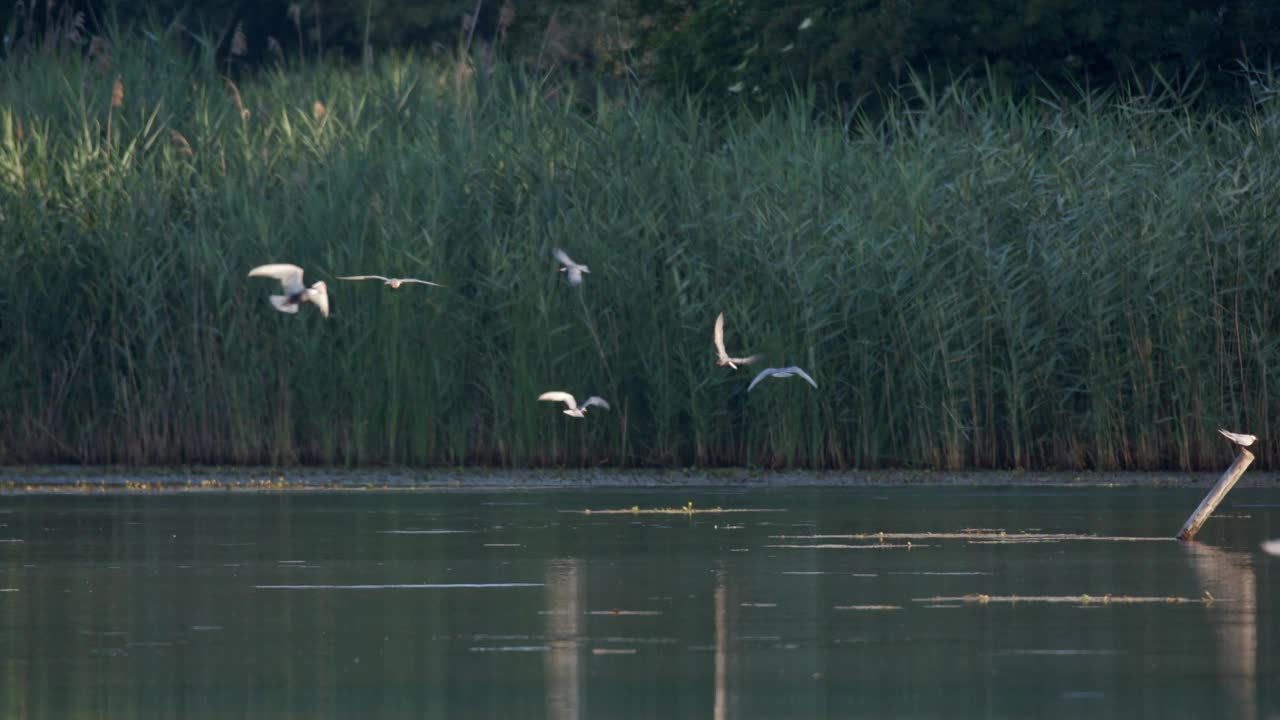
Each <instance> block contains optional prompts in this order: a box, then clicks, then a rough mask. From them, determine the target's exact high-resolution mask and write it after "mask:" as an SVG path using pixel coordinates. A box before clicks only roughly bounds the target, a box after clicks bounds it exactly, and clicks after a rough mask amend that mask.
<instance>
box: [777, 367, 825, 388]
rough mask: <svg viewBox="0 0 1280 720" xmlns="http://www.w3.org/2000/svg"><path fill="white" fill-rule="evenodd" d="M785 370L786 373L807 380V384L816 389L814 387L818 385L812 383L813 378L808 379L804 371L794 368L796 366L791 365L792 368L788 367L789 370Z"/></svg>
mask: <svg viewBox="0 0 1280 720" xmlns="http://www.w3.org/2000/svg"><path fill="white" fill-rule="evenodd" d="M785 370H786V372H789V373H795V374H796V375H799V376H800V377H802V378H804V379H805V380H808V381H809V384H810V385H812V386H814V387H815V388H816V387H818V383H816V382H814V381H813V378H811V377H809V373H807V372H805V371H804V370H801V369H800V368H798V367H796V366H794V365H792V366H791V367H789V368H785Z"/></svg>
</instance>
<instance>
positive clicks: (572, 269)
mask: <svg viewBox="0 0 1280 720" xmlns="http://www.w3.org/2000/svg"><path fill="white" fill-rule="evenodd" d="M551 254H552V255H555V256H556V260H557V261H559V262H560V265H561V266H562V267H561V268H560V272H562V273H564V274H565V275H566V276H567V277H568V278H569V284H570V285H581V284H582V273H589V272H591V270H589V269H587V266H586V265H580V264H578V263H576V262H574V261H573V258H571V257H569V256H568V255H567V254H566V253H565V251H563V250H561V249H560V248H552V249H551Z"/></svg>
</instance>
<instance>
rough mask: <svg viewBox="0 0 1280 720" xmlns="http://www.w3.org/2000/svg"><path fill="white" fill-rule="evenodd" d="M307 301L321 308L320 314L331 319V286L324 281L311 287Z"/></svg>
mask: <svg viewBox="0 0 1280 720" xmlns="http://www.w3.org/2000/svg"><path fill="white" fill-rule="evenodd" d="M307 299H308V300H310V301H311V302H313V303H315V305H316V307H318V308H320V314H321V315H323V316H325V317H329V286H328V285H325V284H324V282H323V281H321V282H318V283H316V284H315V285H312V286H311V289H310V290H308V291H307Z"/></svg>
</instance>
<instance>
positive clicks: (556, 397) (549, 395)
mask: <svg viewBox="0 0 1280 720" xmlns="http://www.w3.org/2000/svg"><path fill="white" fill-rule="evenodd" d="M538 399H539V400H549V401H551V402H562V403H564V404H565V410H564V414H565V415H568V416H569V417H577V418H580V417H583V416H585V415H586V414H587V408H589V407H591V406H593V405H594V406H596V407H602V408H604V409H605V410H608V409H609V403H607V402H605V399H604V398H602V397H599V396H597V395H592V396H591V397H589V398H587V400H586V402H584V403H582V407H578V401H577V400H575V399H574V397H573V396H572V395H570V394H569V393H567V392H561V391H559V390H552V391H550V392H544V393H542V394H541V395H539V396H538Z"/></svg>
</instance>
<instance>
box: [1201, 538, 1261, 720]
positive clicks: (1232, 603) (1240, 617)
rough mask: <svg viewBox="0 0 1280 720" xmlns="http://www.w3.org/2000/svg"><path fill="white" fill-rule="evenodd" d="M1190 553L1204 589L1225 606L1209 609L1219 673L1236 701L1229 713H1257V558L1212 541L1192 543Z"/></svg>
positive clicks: (1249, 716)
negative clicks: (1224, 547) (1213, 543)
mask: <svg viewBox="0 0 1280 720" xmlns="http://www.w3.org/2000/svg"><path fill="white" fill-rule="evenodd" d="M1187 557H1188V558H1190V560H1191V568H1192V570H1194V571H1195V574H1196V577H1197V579H1199V581H1200V584H1201V585H1202V586H1203V587H1204V589H1205V590H1207V591H1209V592H1210V593H1212V594H1213V596H1214V597H1215V598H1219V599H1221V600H1222V601H1223V602H1222V605H1225V606H1227V607H1226V608H1222V609H1219V608H1213V609H1212V610H1211V611H1210V612H1208V613H1207V615H1208V617H1209V622H1210V623H1212V624H1213V625H1214V628H1213V638H1214V641H1215V643H1216V645H1217V650H1218V667H1219V672H1218V677H1219V679H1220V681H1221V682H1222V683H1223V685H1224V686H1225V687H1224V689H1225V690H1226V691H1227V694H1228V696H1229V697H1230V699H1231V702H1232V704H1233V706H1234V707H1233V708H1232V712H1230V713H1228V715H1229V717H1233V718H1239V720H1255V719H1256V718H1257V717H1258V680H1257V674H1258V599H1257V589H1256V587H1255V578H1254V571H1253V558H1252V557H1251V556H1250V555H1249V554H1248V553H1238V552H1228V551H1226V550H1222V549H1220V548H1216V547H1213V546H1210V545H1201V544H1200V543H1190V544H1188V545H1187Z"/></svg>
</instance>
